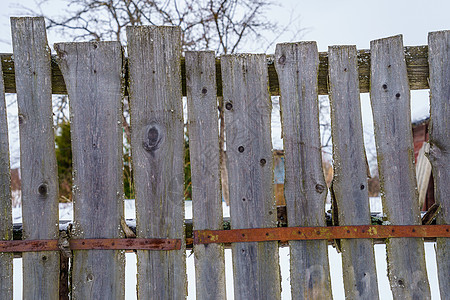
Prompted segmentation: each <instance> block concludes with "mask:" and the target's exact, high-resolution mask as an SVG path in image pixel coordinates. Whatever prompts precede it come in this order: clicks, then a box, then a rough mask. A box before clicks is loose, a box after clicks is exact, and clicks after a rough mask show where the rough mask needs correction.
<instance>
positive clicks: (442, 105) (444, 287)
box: [428, 31, 450, 299]
mask: <svg viewBox="0 0 450 300" xmlns="http://www.w3.org/2000/svg"><path fill="white" fill-rule="evenodd" d="M428 51H429V55H428V60H429V65H430V90H431V105H430V106H431V126H430V144H431V145H430V155H429V157H430V161H431V164H432V168H433V177H434V182H435V184H434V187H435V188H434V189H435V192H434V195H435V199H436V202H437V203H439V204H440V206H441V211H440V212H439V214H438V216H437V218H436V221H437V223H438V224H450V197H449V195H450V168H449V166H450V31H438V32H431V33H429V35H428ZM436 260H437V265H438V278H439V289H440V293H441V298H442V299H445V298H446V297H448V295H449V294H450V238H438V239H437V240H436Z"/></svg>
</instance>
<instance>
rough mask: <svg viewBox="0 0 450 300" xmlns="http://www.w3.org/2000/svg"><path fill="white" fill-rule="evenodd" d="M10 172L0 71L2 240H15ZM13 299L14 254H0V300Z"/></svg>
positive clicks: (0, 214) (0, 235) (1, 73)
mask: <svg viewBox="0 0 450 300" xmlns="http://www.w3.org/2000/svg"><path fill="white" fill-rule="evenodd" d="M11 213H12V211H11V173H10V170H9V143H8V123H7V121H6V102H5V88H4V85H3V71H1V70H0V240H2V241H9V240H12V239H13V231H12V228H13V227H12V215H11ZM12 298H13V253H0V299H5V300H10V299H12Z"/></svg>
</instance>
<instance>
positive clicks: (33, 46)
mask: <svg viewBox="0 0 450 300" xmlns="http://www.w3.org/2000/svg"><path fill="white" fill-rule="evenodd" d="M11 31H12V41H13V49H14V66H15V72H16V88H17V104H18V108H19V130H20V145H21V147H20V168H21V176H22V178H21V180H22V217H23V234H22V236H23V239H27V240H35V239H58V236H59V228H58V222H59V218H58V174H57V165H56V156H55V136H54V133H53V118H52V87H51V61H50V49H49V47H48V45H47V34H46V30H45V23H44V19H43V18H11ZM22 258H23V298H24V299H49V300H50V299H58V297H59V293H58V290H59V252H58V251H45V252H29V253H23V255H22Z"/></svg>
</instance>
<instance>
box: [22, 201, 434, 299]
mask: <svg viewBox="0 0 450 300" xmlns="http://www.w3.org/2000/svg"><path fill="white" fill-rule="evenodd" d="M370 201H371V202H370V205H371V208H372V209H371V211H373V212H381V199H380V198H379V197H375V198H371V199H370ZM59 208H60V218H61V220H72V218H73V212H72V204H71V203H60V204H59ZM327 209H329V207H327ZM135 212H136V210H135V206H134V200H125V218H126V219H134V218H135ZM223 216H224V217H229V216H230V209H229V207H228V206H227V205H226V204H225V203H223ZM185 217H186V218H187V219H190V218H192V201H186V202H185ZM13 218H14V222H15V223H18V222H21V221H22V217H21V209H20V207H16V208H13ZM434 247H435V243H425V259H426V264H427V271H428V279H429V281H430V286H431V295H432V299H433V300H438V299H440V296H439V286H438V279H437V269H436V255H435V250H434ZM374 248H375V258H376V267H377V277H378V288H379V292H380V299H383V300H384V299H387V300H389V299H392V293H391V291H390V288H389V282H388V279H387V273H386V270H387V265H386V247H385V245H375V246H374ZM279 256H280V273H281V279H282V282H281V287H282V295H281V296H282V299H283V300H286V299H291V295H290V275H289V248H288V247H284V248H280V251H279ZM328 256H329V257H328V258H329V263H330V270H331V284H332V291H333V297H334V299H335V300H341V299H345V297H344V284H343V281H342V258H341V254H340V253H337V251H336V249H334V248H333V247H332V246H329V247H328ZM186 265H187V278H188V298H187V299H189V300H193V299H195V279H194V278H195V267H194V255H192V250H187V251H186ZM21 269H22V259H20V258H16V259H14V282H15V284H14V299H15V300H16V299H17V300H19V299H22V284H17V283H18V282H19V283H21V282H22V272H21ZM136 273H137V268H136V255H135V254H134V253H127V254H126V267H125V274H126V275H125V299H126V300H134V299H137V297H136ZM225 276H226V283H227V287H226V290H227V299H234V295H233V270H232V258H231V250H230V249H226V250H225Z"/></svg>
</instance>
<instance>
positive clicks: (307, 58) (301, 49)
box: [275, 42, 332, 299]
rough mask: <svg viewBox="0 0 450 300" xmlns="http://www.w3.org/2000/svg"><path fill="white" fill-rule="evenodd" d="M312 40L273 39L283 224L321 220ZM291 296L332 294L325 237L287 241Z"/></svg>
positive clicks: (324, 190)
mask: <svg viewBox="0 0 450 300" xmlns="http://www.w3.org/2000/svg"><path fill="white" fill-rule="evenodd" d="M318 66H319V52H318V51H317V45H316V43H315V42H302V43H289V44H278V45H277V48H276V51H275V67H276V69H277V72H278V78H279V81H280V94H281V101H280V104H281V111H282V120H281V121H282V125H283V143H284V150H285V174H286V175H285V176H286V178H285V184H284V196H285V199H286V207H287V214H288V226H290V227H295V226H325V225H326V223H325V216H324V213H323V212H324V211H325V200H326V195H327V185H326V183H325V179H324V175H323V171H322V155H321V149H320V132H319V106H318V95H317V78H318ZM289 247H290V262H291V280H290V281H291V294H292V299H331V298H332V295H331V279H330V271H329V265H328V249H327V248H328V244H327V241H326V240H318V241H290V242H289Z"/></svg>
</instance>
